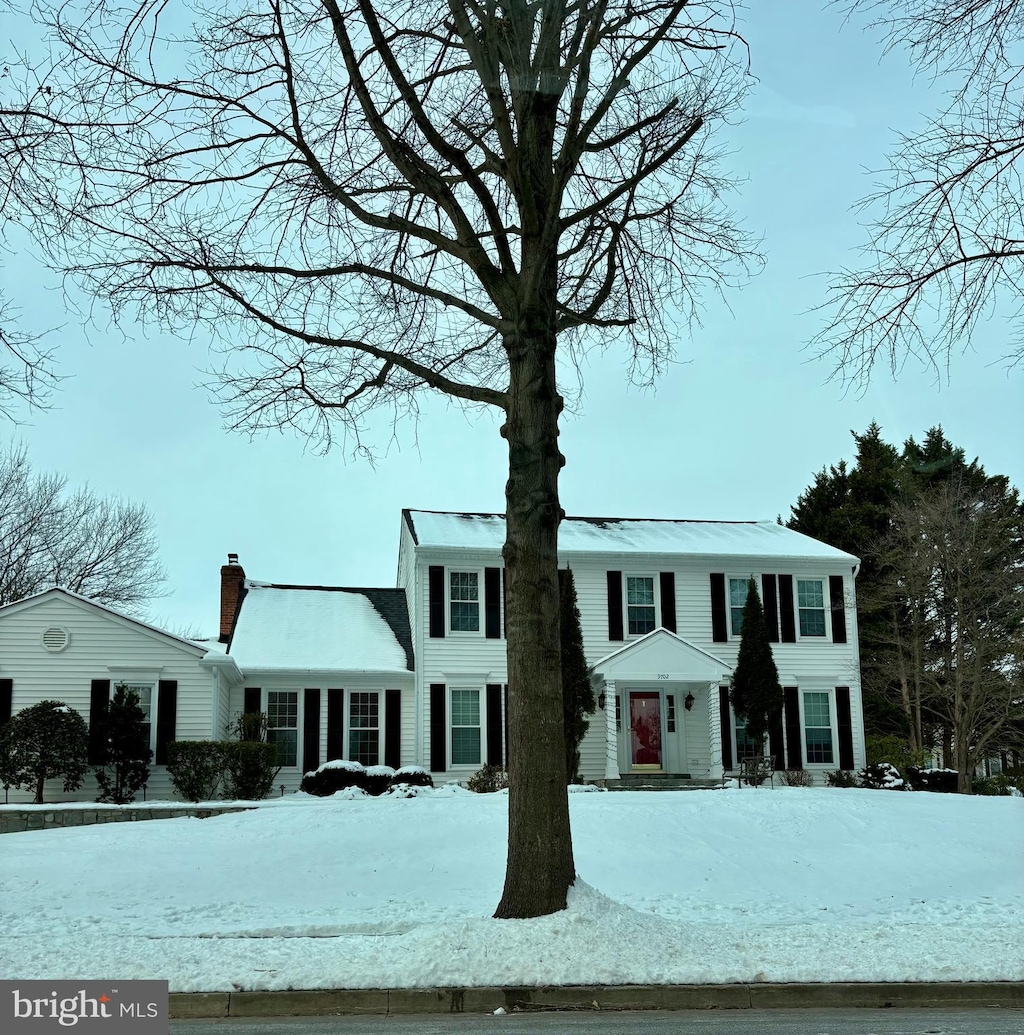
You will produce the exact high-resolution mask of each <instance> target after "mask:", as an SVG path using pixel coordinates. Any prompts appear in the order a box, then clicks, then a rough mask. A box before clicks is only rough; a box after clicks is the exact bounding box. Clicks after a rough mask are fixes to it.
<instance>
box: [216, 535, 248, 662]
mask: <svg viewBox="0 0 1024 1035" xmlns="http://www.w3.org/2000/svg"><path fill="white" fill-rule="evenodd" d="M244 581H245V571H244V570H243V568H242V566H241V565H240V564H239V563H238V554H237V553H229V554H228V563H227V564H225V565H223V566H222V567H221V569H220V642H221V643H227V642H228V640H230V639H231V630H232V629H233V628H234V625H235V615H236V614H237V613H238V605H239V603H240V602H241V598H242V583H243V582H244Z"/></svg>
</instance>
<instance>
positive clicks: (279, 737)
mask: <svg viewBox="0 0 1024 1035" xmlns="http://www.w3.org/2000/svg"><path fill="white" fill-rule="evenodd" d="M267 743H268V744H276V745H277V761H278V764H279V765H297V764H298V757H299V692H298V690H270V691H268V692H267Z"/></svg>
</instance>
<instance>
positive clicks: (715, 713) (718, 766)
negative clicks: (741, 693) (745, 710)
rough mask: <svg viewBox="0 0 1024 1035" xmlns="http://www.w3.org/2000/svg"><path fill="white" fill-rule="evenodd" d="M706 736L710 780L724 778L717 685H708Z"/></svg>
mask: <svg viewBox="0 0 1024 1035" xmlns="http://www.w3.org/2000/svg"><path fill="white" fill-rule="evenodd" d="M708 736H709V737H710V738H711V779H712V780H721V779H722V778H723V777H724V776H725V769H724V768H723V767H722V720H721V718H720V717H719V710H718V683H710V684H709V685H708Z"/></svg>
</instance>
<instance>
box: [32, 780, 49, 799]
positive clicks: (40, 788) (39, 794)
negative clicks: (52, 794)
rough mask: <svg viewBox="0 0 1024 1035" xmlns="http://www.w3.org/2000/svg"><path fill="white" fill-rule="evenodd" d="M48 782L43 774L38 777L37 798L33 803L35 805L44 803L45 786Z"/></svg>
mask: <svg viewBox="0 0 1024 1035" xmlns="http://www.w3.org/2000/svg"><path fill="white" fill-rule="evenodd" d="M45 784H46V778H45V777H43V776H37V777H36V798H35V801H34V802H33V803H32V804H33V805H42V804H43V787H44V785H45Z"/></svg>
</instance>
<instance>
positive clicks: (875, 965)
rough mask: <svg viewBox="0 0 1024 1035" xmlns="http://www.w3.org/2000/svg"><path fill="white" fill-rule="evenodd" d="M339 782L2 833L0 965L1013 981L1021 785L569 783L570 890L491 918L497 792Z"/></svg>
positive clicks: (257, 984) (521, 980) (55, 970)
mask: <svg viewBox="0 0 1024 1035" xmlns="http://www.w3.org/2000/svg"><path fill="white" fill-rule="evenodd" d="M351 790H352V793H350V792H343V793H342V794H337V795H334V796H333V797H330V798H323V799H318V798H313V797H309V796H306V795H293V796H290V797H288V798H285V799H277V800H275V801H274V802H268V803H267V804H266V805H264V806H262V807H260V808H257V809H254V810H252V811H248V812H239V813H233V814H230V815H225V816H221V817H217V818H212V819H205V820H198V819H176V820H160V821H157V822H149V823H118V824H104V825H101V826H93V827H80V828H68V829H63V830H48V831H40V832H30V833H19V834H7V835H4V836H3V837H2V838H0V848H2V851H0V889H2V894H0V931H3V938H2V940H0V973H2V974H4V975H5V977H9V978H16V979H31V978H39V979H43V978H86V977H95V976H96V975H97V974H106V975H108V976H111V977H118V978H121V979H130V978H144V977H149V978H165V979H167V980H169V981H170V984H171V988H172V990H176V991H216V990H231V989H285V988H344V987H350V988H365V987H398V988H402V987H437V986H471V985H493V984H498V985H502V984H504V985H520V984H521V985H531V984H544V985H550V984H576V983H599V984H632V983H640V984H643V983H686V982H737V981H835V980H840V981H917V980H922V981H923V980H956V981H964V980H967V981H970V980H979V981H980V980H1021V979H1024V948H1022V947H1024V879H1022V871H1021V859H1022V858H1024V822H1022V820H1024V812H1022V809H1024V803H1022V801H1021V799H1019V798H996V797H986V798H981V797H979V798H968V797H960V796H953V795H938V794H884V793H881V792H879V791H868V790H860V789H851V790H842V789H828V788H776V789H774V790H770V789H767V788H763V789H760V790H753V789H749V788H744V789H743V790H732V791H706V792H660V793H657V794H651V793H648V794H644V793H616V794H573V795H572V796H571V797H570V803H571V810H572V819H573V840H574V851H575V858H576V866H577V869H578V871H579V873H580V880H579V881H578V882H577V884H576V886H575V887H574V888H573V889H572V891H571V893H570V898H569V908H568V909H567V910H565V911H564V912H561V913H558V914H556V915H554V916H548V917H542V918H539V919H536V920H522V921H497V920H493V919H492V918H491V913H492V912H493V910H494V907H495V905H496V904H497V901H498V899H499V897H500V894H501V887H502V883H503V879H504V867H505V851H506V841H505V831H506V826H507V810H508V798H507V797H506V796H505V795H498V794H487V795H475V794H471V793H469V792H468V791H466V790H465V789H464V788H460V787H456V786H452V785H446V786H445V787H442V788H438V789H436V790H430V789H424V788H418V789H417V790H418V793H417V795H416V797H415V798H411V799H410V798H406V797H402V796H399V795H397V794H395V795H386V796H384V797H380V798H374V797H366V796H364V795H361V794H356V793H354V789H351ZM879 860H884V865H881V864H880V862H879Z"/></svg>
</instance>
